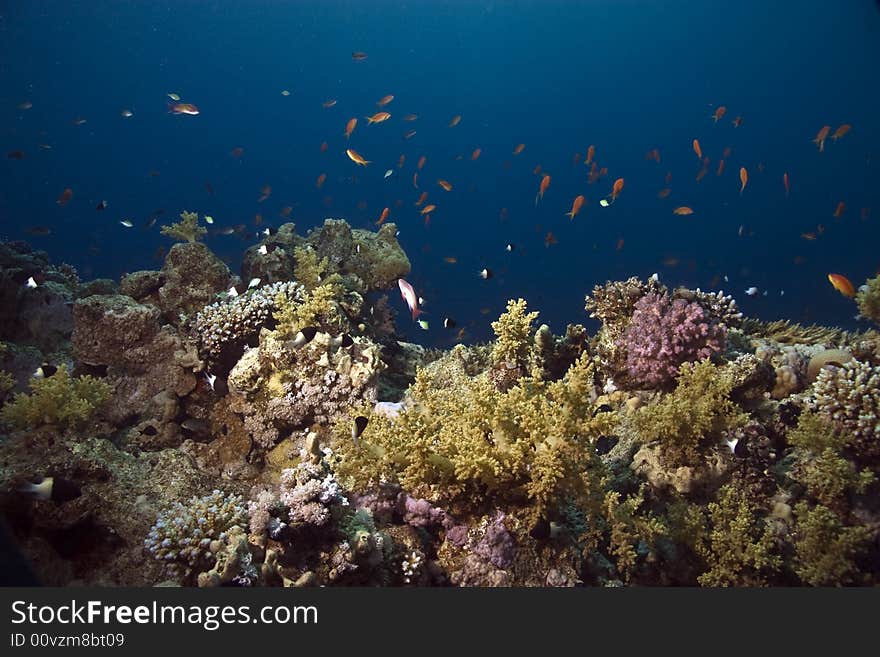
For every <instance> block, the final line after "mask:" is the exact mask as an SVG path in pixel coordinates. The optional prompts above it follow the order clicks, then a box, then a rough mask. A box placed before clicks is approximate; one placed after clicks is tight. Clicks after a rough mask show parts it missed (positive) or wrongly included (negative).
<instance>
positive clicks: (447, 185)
mask: <svg viewBox="0 0 880 657" xmlns="http://www.w3.org/2000/svg"><path fill="white" fill-rule="evenodd" d="M437 184H438V185H440V186H441V187H442V188H443V189H445V190H446V191H447V192H451V191H452V183H450V182H449V181H448V180H443V179H442V178H441V179H440V180H438V181H437Z"/></svg>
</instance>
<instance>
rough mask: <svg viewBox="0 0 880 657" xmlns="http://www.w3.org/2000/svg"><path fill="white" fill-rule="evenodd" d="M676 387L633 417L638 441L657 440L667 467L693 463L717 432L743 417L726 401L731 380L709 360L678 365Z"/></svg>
mask: <svg viewBox="0 0 880 657" xmlns="http://www.w3.org/2000/svg"><path fill="white" fill-rule="evenodd" d="M680 371H681V374H680V375H679V379H678V387H677V388H676V389H675V391H674V392H673V393H671V394H668V395H666V396H664V397H662V398H661V399H660V400H659V401H656V402H654V403H652V404H649V405H648V406H645V407H643V408H641V409H639V411H638V412H637V413H636V414H635V415H634V416H633V423H634V427H635V429H636V431H637V432H638V434H639V435H640V436H641V438H642V440H644V441H650V440H655V439H656V440H659V441H660V445H661V448H662V453H663V458H664V460H665V461H667V462H668V464H670V465H673V464H676V465H677V464H693V463H696V462H698V461H699V458H700V452H701V449H702V448H703V447H704V446H705V445H707V444H711V443H712V442H717V441H718V439H719V437H720V435H721V433H722V432H724V431H727V430H730V429H734V428H736V427H738V426H741V425H742V424H744V423H745V421H746V415H745V414H744V413H743V412H742V411H740V410H739V409H738V408H737V406H736V404H734V403H733V402H732V401H730V398H729V395H730V390H731V388H732V384H733V382H732V379H731V377H729V376H725V375H724V371H723V370H721V369H719V368H716V367H715V366H714V365H713V364H712V363H711V362H710V361H708V360H704V361H700V362H699V363H693V364H690V363H685V364H684V365H682V366H681V370H680Z"/></svg>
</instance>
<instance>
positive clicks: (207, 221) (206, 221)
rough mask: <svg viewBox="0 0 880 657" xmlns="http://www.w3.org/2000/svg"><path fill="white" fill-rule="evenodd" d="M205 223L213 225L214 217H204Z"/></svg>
mask: <svg viewBox="0 0 880 657" xmlns="http://www.w3.org/2000/svg"><path fill="white" fill-rule="evenodd" d="M205 223H206V224H213V223H214V217H211V216H209V215H205Z"/></svg>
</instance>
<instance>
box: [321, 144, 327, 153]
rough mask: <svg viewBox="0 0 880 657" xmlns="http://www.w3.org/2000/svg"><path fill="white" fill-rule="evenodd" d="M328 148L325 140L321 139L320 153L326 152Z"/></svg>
mask: <svg viewBox="0 0 880 657" xmlns="http://www.w3.org/2000/svg"><path fill="white" fill-rule="evenodd" d="M328 148H329V146H328V145H327V142H326V141H322V142H321V152H322V153H326V152H327V149H328Z"/></svg>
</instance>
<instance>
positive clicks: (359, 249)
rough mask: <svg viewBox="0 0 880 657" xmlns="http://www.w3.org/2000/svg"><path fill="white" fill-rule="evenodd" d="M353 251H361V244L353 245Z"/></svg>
mask: <svg viewBox="0 0 880 657" xmlns="http://www.w3.org/2000/svg"><path fill="white" fill-rule="evenodd" d="M355 251H357V252H358V253H360V252H361V245H360V244H358V245H357V246H356V247H355Z"/></svg>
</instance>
